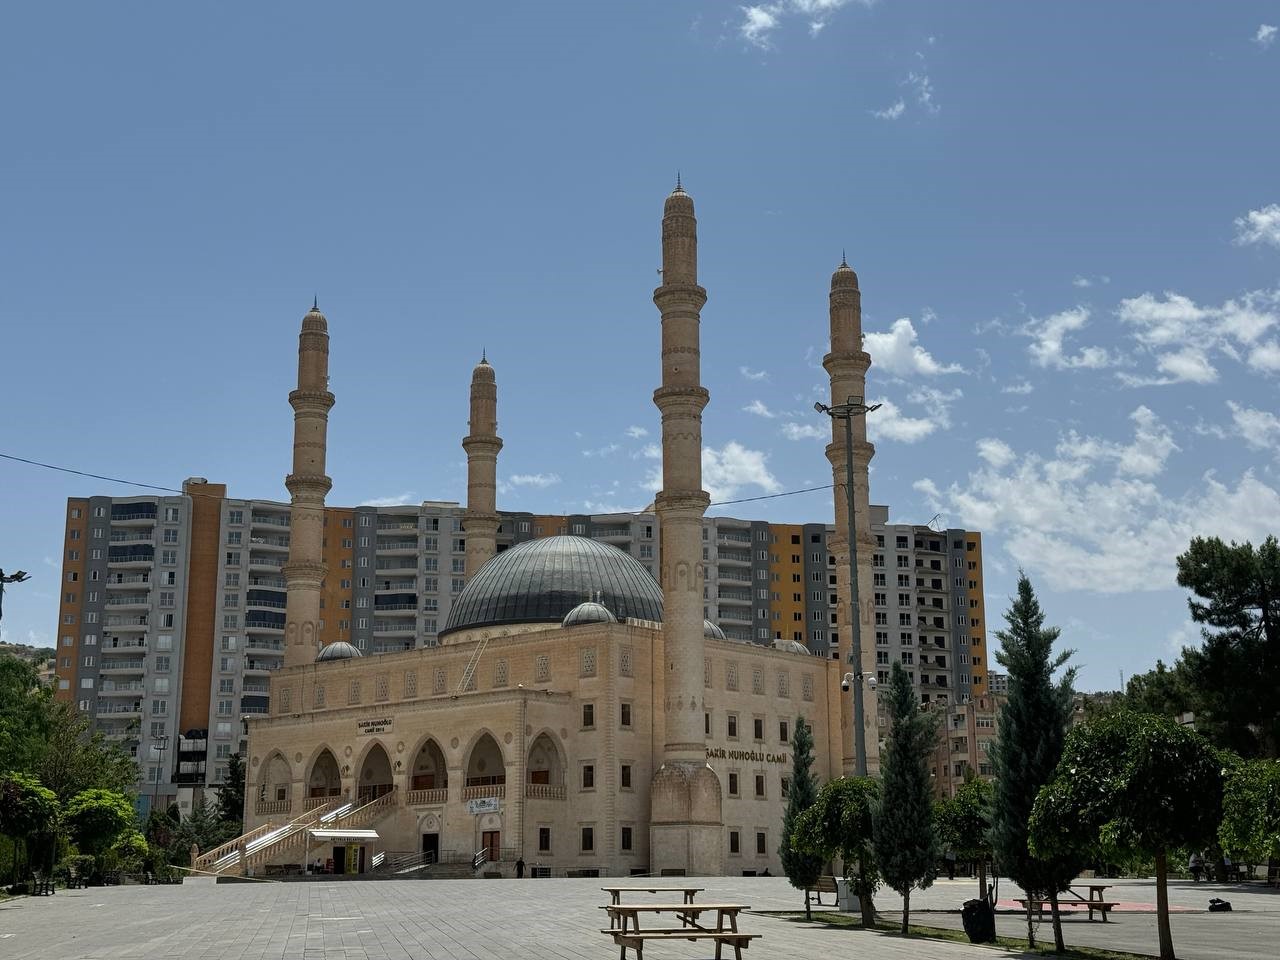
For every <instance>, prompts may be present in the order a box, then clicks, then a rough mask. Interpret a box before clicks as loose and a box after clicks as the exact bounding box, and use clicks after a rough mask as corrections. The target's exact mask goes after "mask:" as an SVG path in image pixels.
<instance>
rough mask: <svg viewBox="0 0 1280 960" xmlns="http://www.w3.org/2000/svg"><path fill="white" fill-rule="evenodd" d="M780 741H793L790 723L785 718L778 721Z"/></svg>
mask: <svg viewBox="0 0 1280 960" xmlns="http://www.w3.org/2000/svg"><path fill="white" fill-rule="evenodd" d="M778 742H779V743H790V742H791V731H790V729H789V725H788V724H787V721H785V720H779V721H778Z"/></svg>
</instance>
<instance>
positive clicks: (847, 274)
mask: <svg viewBox="0 0 1280 960" xmlns="http://www.w3.org/2000/svg"><path fill="white" fill-rule="evenodd" d="M830 300H831V307H830V312H831V352H830V353H828V354H827V355H826V356H825V357H823V358H822V365H823V366H824V367H825V368H826V370H827V374H828V375H829V376H830V378H831V404H832V405H833V406H834V405H836V404H841V403H847V402H848V401H849V398H850V397H863V398H864V401H865V395H866V388H867V368H868V367H870V366H871V357H870V356H869V355H868V354H867V353H866V352H865V351H864V350H863V349H862V293H861V291H860V290H859V289H858V275H857V274H856V273H854V272H853V269H852V268H851V267H850V266H849V264H848V263H845V262H844V261H843V260H842V261H841V263H840V266H839V267H837V268H836V272H835V273H834V274H832V275H831V296H830ZM844 430H845V427H844V422H843V421H841V420H836V419H834V418H833V419H832V421H831V443H830V444H828V445H827V459H828V460H829V461H831V476H832V480H833V481H834V483H835V487H834V489H833V492H834V495H835V513H836V527H835V533H834V534H833V535H831V536H830V537H828V538H827V543H828V546H829V547H830V548H831V552H832V554H833V555H834V556H835V558H836V594H837V596H838V597H839V598H840V603H839V604H838V606H837V611H836V629H837V630H838V631H839V634H840V644H839V652H840V664H841V667H842V669H843V670H846V671H849V672H851V673H857V672H858V670H857V669H855V668H854V665H853V664H851V663H850V662H849V656H850V654H851V653H852V650H853V626H852V624H851V623H850V622H849V618H850V606H849V596H850V590H849V586H850V584H849V538H848V534H847V531H848V529H849V511H848V506H847V503H846V498H847V494H846V492H845V482H846V479H845V474H846V466H845V438H844ZM875 452H876V451H875V447H874V446H873V445H872V444H870V443H868V442H867V418H866V417H865V416H859V417H855V418H854V420H853V473H854V477H853V499H854V513H855V517H854V521H855V524H856V532H857V537H858V605H859V608H860V609H859V612H858V617H859V624H858V626H859V628H860V631H861V632H860V636H861V645H862V666H861V670H862V672H863V673H864V674H866V675H867V676H875V669H876V653H875V649H876V648H875V613H874V611H875V594H874V593H873V587H872V578H871V572H872V571H871V554H872V552H873V551H874V550H875V548H876V546H875V539H874V538H873V537H872V535H871V513H870V499H869V493H868V491H869V487H868V478H869V472H868V467H869V465H870V463H871V458H872V457H873V456H875ZM912 615H913V616H914V611H913V613H912ZM863 724H864V727H865V730H866V743H867V772H868V774H870V775H872V776H876V775H878V774H879V770H880V755H879V728H878V727H877V725H876V696H875V693H874V691H872V690H871V689H870V688H869V687H866V686H864V687H863ZM853 731H854V716H853V696H852V694H849V693H843V692H842V694H841V698H840V734H841V736H840V743H841V745H842V755H841V766H842V769H843V772H844V775H845V776H851V775H852V774H853V772H854V756H853V752H854V751H853Z"/></svg>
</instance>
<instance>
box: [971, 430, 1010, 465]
mask: <svg viewBox="0 0 1280 960" xmlns="http://www.w3.org/2000/svg"><path fill="white" fill-rule="evenodd" d="M978 456H980V457H981V458H982V459H983V460H985V461H987V463H989V464H991V465H992V466H993V467H995V468H996V469H997V470H1000V469H1002V468H1004V467H1007V466H1008V465H1009V464H1010V463H1012V462H1013V460H1014V457H1015V454H1014V452H1013V448H1012V447H1011V446H1009V445H1008V444H1007V443H1005V442H1004V441H1003V440H997V439H996V438H994V437H984V438H983V439H981V440H979V441H978Z"/></svg>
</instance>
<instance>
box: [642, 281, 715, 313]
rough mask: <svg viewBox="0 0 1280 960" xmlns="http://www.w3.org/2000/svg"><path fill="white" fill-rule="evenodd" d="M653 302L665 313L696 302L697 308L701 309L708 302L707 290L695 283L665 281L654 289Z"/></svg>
mask: <svg viewBox="0 0 1280 960" xmlns="http://www.w3.org/2000/svg"><path fill="white" fill-rule="evenodd" d="M653 302H654V304H655V305H656V306H657V308H658V309H659V310H661V311H662V312H663V313H665V312H666V311H667V310H668V308H670V307H678V306H683V305H685V304H695V305H696V306H695V309H698V310H701V309H702V306H703V304H705V303H706V302H707V291H706V290H704V289H703V288H702V287H700V286H698V285H697V284H693V283H664V284H663V285H662V286H660V287H658V289H656V290H654V291H653Z"/></svg>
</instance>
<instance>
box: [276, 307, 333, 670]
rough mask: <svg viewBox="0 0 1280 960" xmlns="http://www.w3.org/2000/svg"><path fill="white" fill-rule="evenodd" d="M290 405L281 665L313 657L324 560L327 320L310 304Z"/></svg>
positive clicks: (328, 483)
mask: <svg viewBox="0 0 1280 960" xmlns="http://www.w3.org/2000/svg"><path fill="white" fill-rule="evenodd" d="M289 405H290V406H292V407H293V472H292V473H290V474H289V475H288V476H287V477H285V480H284V485H285V486H286V487H287V488H288V489H289V497H290V501H289V502H290V504H291V508H290V514H289V562H288V563H286V564H285V565H284V576H285V584H286V587H285V589H286V590H287V591H288V593H287V603H286V605H285V646H284V665H285V666H286V667H296V666H300V665H302V664H308V663H312V662H314V661H315V658H316V651H317V648H318V646H319V641H320V585H321V584H322V583H323V581H324V576H325V573H327V572H328V571H327V569H326V567H325V564H324V551H323V543H322V540H323V537H324V498H325V494H327V493H328V492H329V488H330V487H332V486H333V481H332V480H330V479H329V478H328V477H327V476H325V472H324V471H325V466H324V457H325V445H326V442H327V441H326V436H327V433H328V429H329V408H330V407H332V406H333V394H332V393H330V392H329V323H328V321H326V320H325V318H324V314H323V313H321V312H320V308H319V306H318V305H316V304H312V307H311V310H310V311H308V313H307V315H306V316H305V317H303V318H302V333H301V334H300V335H299V336H298V389H297V390H294V391H293V392H292V393H290V394H289Z"/></svg>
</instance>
